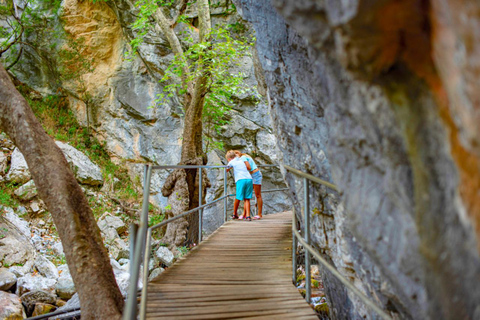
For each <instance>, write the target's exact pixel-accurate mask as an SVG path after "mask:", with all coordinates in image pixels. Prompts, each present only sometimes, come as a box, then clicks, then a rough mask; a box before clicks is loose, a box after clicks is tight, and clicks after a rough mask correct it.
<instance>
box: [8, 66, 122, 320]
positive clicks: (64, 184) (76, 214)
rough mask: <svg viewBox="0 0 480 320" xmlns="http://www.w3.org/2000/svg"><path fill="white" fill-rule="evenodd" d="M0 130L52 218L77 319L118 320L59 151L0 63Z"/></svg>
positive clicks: (118, 301)
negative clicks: (76, 298) (21, 159)
mask: <svg viewBox="0 0 480 320" xmlns="http://www.w3.org/2000/svg"><path fill="white" fill-rule="evenodd" d="M0 130H3V131H5V132H6V133H7V134H8V135H9V137H10V138H11V139H12V141H13V142H14V143H15V145H16V146H17V147H18V148H19V149H20V151H21V152H22V154H23V155H24V156H25V160H26V162H27V164H28V168H29V170H30V172H31V174H32V178H33V181H34V182H35V185H36V187H37V189H38V193H39V195H40V197H41V198H42V200H43V201H44V202H45V204H46V205H47V208H48V210H49V211H50V213H51V214H52V217H53V220H54V222H55V225H56V227H57V230H58V234H59V235H60V239H61V240H62V244H63V248H64V251H65V257H66V260H67V264H68V268H69V270H70V272H71V275H72V278H73V281H74V283H75V288H76V289H77V292H78V295H79V298H80V302H81V306H82V319H105V320H107V319H120V317H121V314H122V309H123V298H122V294H121V293H120V290H119V288H118V286H117V283H116V281H115V277H114V274H113V270H112V267H111V266H110V259H109V257H108V253H107V250H106V248H105V247H104V245H103V241H102V237H101V235H100V230H99V228H98V226H97V223H96V221H95V218H94V216H93V213H92V210H91V209H90V207H89V205H88V201H87V199H86V197H85V195H84V193H83V191H82V189H81V188H80V186H79V185H78V183H77V181H76V180H75V176H74V175H73V172H72V171H71V170H70V167H69V165H68V163H67V160H66V159H65V157H64V155H63V153H62V151H61V150H60V149H59V148H58V147H57V145H56V144H55V142H54V141H53V140H52V139H51V138H50V137H49V136H48V135H47V134H46V133H45V131H44V130H43V127H42V125H41V124H40V122H39V121H38V120H37V119H36V117H35V115H34V114H33V111H32V109H31V108H30V106H29V105H28V103H27V101H26V100H25V99H24V98H23V96H22V95H21V94H20V93H19V92H18V91H17V90H16V88H15V86H14V84H13V83H12V81H11V79H10V77H9V75H8V73H7V71H6V70H5V69H4V68H3V66H2V65H1V64H0Z"/></svg>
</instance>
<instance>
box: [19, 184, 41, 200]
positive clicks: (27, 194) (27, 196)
mask: <svg viewBox="0 0 480 320" xmlns="http://www.w3.org/2000/svg"><path fill="white" fill-rule="evenodd" d="M14 193H15V195H16V196H17V197H19V198H20V199H22V200H24V201H26V200H31V199H33V198H35V197H36V196H37V194H38V192H37V188H36V187H35V182H33V180H30V181H28V182H27V183H25V184H24V185H22V186H21V187H20V188H18V189H17V190H15V192H14Z"/></svg>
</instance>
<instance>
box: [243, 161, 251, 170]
mask: <svg viewBox="0 0 480 320" xmlns="http://www.w3.org/2000/svg"><path fill="white" fill-rule="evenodd" d="M244 162H245V166H246V167H247V170H248V171H250V170H252V167H250V163H248V161H244Z"/></svg>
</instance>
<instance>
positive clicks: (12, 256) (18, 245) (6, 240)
mask: <svg viewBox="0 0 480 320" xmlns="http://www.w3.org/2000/svg"><path fill="white" fill-rule="evenodd" d="M0 235H1V236H0V261H1V262H2V263H3V266H4V267H9V266H12V265H17V266H23V265H24V264H26V262H27V261H28V260H32V259H33V258H34V256H35V248H34V247H33V246H32V245H31V244H30V242H29V241H28V239H26V238H25V236H24V235H23V234H22V233H21V232H20V231H19V230H18V229H17V228H15V227H14V226H13V225H12V224H11V223H9V222H7V221H6V219H4V217H1V216H0Z"/></svg>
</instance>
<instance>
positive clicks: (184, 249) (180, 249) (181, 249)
mask: <svg viewBox="0 0 480 320" xmlns="http://www.w3.org/2000/svg"><path fill="white" fill-rule="evenodd" d="M177 250H178V252H179V255H178V257H183V256H184V255H186V254H187V253H188V251H189V249H188V247H185V246H184V247H178V248H177Z"/></svg>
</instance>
